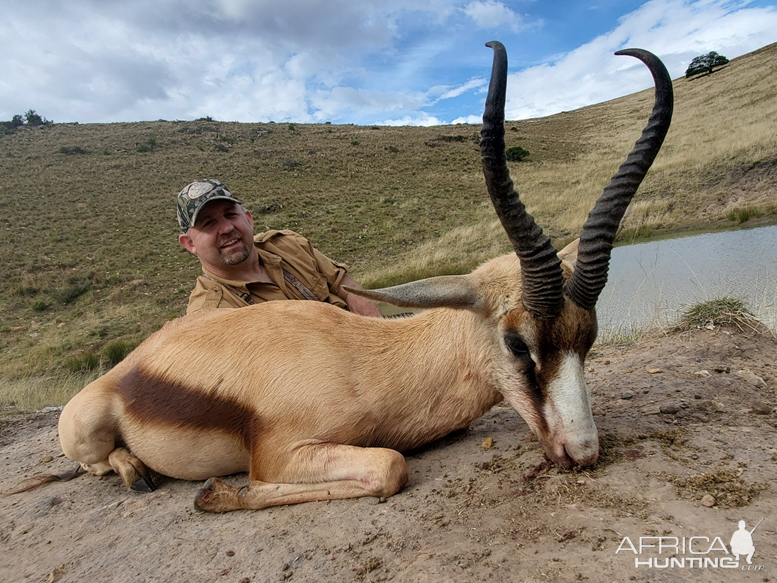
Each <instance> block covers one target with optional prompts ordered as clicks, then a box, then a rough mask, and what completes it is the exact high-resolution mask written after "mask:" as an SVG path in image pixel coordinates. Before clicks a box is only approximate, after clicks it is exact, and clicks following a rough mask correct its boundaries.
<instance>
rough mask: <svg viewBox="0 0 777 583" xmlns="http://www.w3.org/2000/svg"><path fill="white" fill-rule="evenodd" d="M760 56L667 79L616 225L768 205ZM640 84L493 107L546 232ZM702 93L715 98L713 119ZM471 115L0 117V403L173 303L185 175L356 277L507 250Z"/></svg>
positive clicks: (574, 213) (775, 95) (611, 163)
mask: <svg viewBox="0 0 777 583" xmlns="http://www.w3.org/2000/svg"><path fill="white" fill-rule="evenodd" d="M775 59H777V45H770V46H769V47H765V48H764V49H762V50H760V51H757V52H755V53H752V54H750V55H746V56H743V57H740V58H738V59H734V60H732V61H731V64H730V65H729V66H728V67H726V69H725V70H721V71H719V72H716V74H715V75H713V76H710V77H708V78H704V79H692V80H686V79H678V80H676V81H675V94H676V103H677V105H676V107H675V117H674V121H673V125H672V129H671V130H670V133H669V135H668V136H667V140H666V142H665V145H664V147H663V149H662V151H661V153H660V154H659V156H658V159H657V160H656V163H655V164H654V166H653V168H652V169H651V171H650V173H649V174H648V177H647V179H646V180H645V182H644V183H643V185H642V187H641V188H640V191H639V192H638V194H637V197H636V198H635V203H634V211H633V213H632V216H631V217H630V219H629V221H628V222H627V224H626V226H625V227H626V230H625V231H624V233H625V237H626V239H624V240H638V239H640V238H643V237H645V236H648V235H649V236H656V235H662V234H666V233H669V232H679V231H686V230H692V229H702V230H712V229H716V228H722V227H725V226H726V225H731V224H732V223H734V224H738V222H739V220H740V217H741V216H743V215H740V214H736V209H738V208H746V209H749V210H748V212H749V213H750V214H749V218H748V222H749V224H752V223H753V222H754V221H756V220H757V221H759V222H760V223H772V222H777V207H775V205H774V199H775V192H777V164H775V163H773V161H775V160H777V80H775V77H774V76H773V75H772V74H771V69H772V66H773V62H774V61H775ZM651 104H652V90H646V91H643V92H640V93H637V94H634V95H631V96H627V97H624V98H622V99H617V100H613V101H610V102H607V103H603V104H599V105H595V106H591V107H587V108H583V109H581V110H577V111H574V112H566V113H563V114H559V115H555V116H551V117H547V118H542V119H535V120H526V121H521V122H508V123H507V130H508V131H507V133H506V142H507V147H520V148H523V149H524V150H527V151H529V152H531V156H530V157H529V158H528V159H526V160H524V161H523V162H520V163H519V162H514V163H511V169H512V173H513V178H514V180H515V184H516V187H517V189H518V190H519V191H520V192H521V197H522V200H523V201H524V202H525V204H526V205H527V207H528V208H529V211H530V212H531V213H533V214H534V215H535V217H536V218H537V220H538V222H539V223H540V224H541V225H542V226H543V227H544V229H545V232H546V233H548V234H549V235H550V236H551V238H552V239H553V241H554V243H556V244H557V245H559V246H560V245H563V244H565V243H567V242H569V241H570V240H572V239H573V238H574V237H575V236H576V235H577V233H579V230H580V227H581V226H582V224H583V222H584V221H585V218H586V216H587V213H588V211H589V210H590V208H591V206H592V205H593V202H594V200H595V199H596V198H597V196H598V195H599V194H600V193H601V190H602V188H603V187H604V186H605V185H606V183H607V182H608V180H609V178H610V176H611V175H612V174H613V173H614V172H615V171H616V169H617V167H618V166H619V164H620V163H621V162H622V161H623V158H624V157H625V156H626V154H627V153H628V151H629V149H630V148H631V147H632V145H633V143H634V141H635V140H636V139H637V137H638V136H639V134H640V132H641V129H642V127H643V126H644V123H645V121H646V119H647V116H648V114H649V111H650V109H651ZM709 111H719V112H725V115H720V116H716V117H715V123H710V121H709V120H710V117H709V115H708V112H709ZM479 130H480V128H479V126H476V125H451V126H439V127H379V126H370V127H360V126H352V125H344V126H338V125H332V124H274V123H263V124H258V123H257V124H242V123H231V122H219V121H214V120H212V119H209V118H203V119H199V120H195V121H155V122H139V123H115V124H53V125H46V126H43V127H38V128H27V127H23V128H20V129H18V130H15V131H13V132H11V133H8V134H5V135H0V159H1V160H2V164H0V264H1V265H2V266H3V277H2V278H0V381H1V382H0V403H3V402H8V400H9V399H10V400H11V401H14V399H16V397H13V398H11V397H5V396H3V395H6V394H16V393H14V389H13V386H16V385H15V383H16V384H18V385H19V386H21V387H24V386H27V384H28V383H29V382H33V385H34V387H35V390H38V391H39V390H41V386H43V385H45V384H46V383H47V382H48V383H50V384H52V385H53V386H56V387H57V390H59V387H60V386H62V383H61V382H60V380H61V379H71V378H72V377H73V374H79V375H80V374H83V373H81V372H78V373H73V372H71V371H72V370H78V371H83V370H91V371H92V373H94V372H96V371H97V370H101V369H103V368H105V367H107V366H110V363H112V362H114V361H115V360H116V359H117V358H118V357H119V355H120V354H121V353H122V352H123V349H122V348H120V346H121V345H124V346H125V347H128V346H134V345H136V344H137V343H138V342H140V341H142V339H143V338H145V337H146V336H148V335H149V334H150V333H151V332H153V331H154V330H156V329H158V328H159V327H160V326H161V325H162V323H163V322H165V321H166V320H169V319H171V318H175V317H178V316H180V315H182V314H183V313H184V312H185V309H186V302H187V297H188V294H189V292H190V290H191V288H192V284H193V280H194V278H195V277H196V275H197V273H198V271H199V264H198V262H197V261H196V259H195V258H194V257H192V256H190V255H189V254H188V253H187V252H186V251H184V250H183V249H182V248H181V247H180V245H179V244H178V241H177V235H178V229H177V223H176V220H175V205H174V197H175V195H176V194H177V192H178V191H179V190H180V189H181V187H183V186H184V185H185V184H187V183H188V182H191V181H192V180H195V179H198V178H205V177H214V178H219V179H221V180H223V181H224V182H225V183H226V184H227V185H228V187H229V188H230V189H231V190H232V191H233V192H234V193H235V194H237V195H238V196H239V197H240V198H241V199H242V200H243V201H244V203H245V205H246V207H247V208H248V209H249V210H251V212H252V213H253V216H254V220H255V223H256V229H257V231H260V230H265V229H270V228H290V229H294V230H296V231H298V232H300V233H302V234H303V235H305V236H307V237H309V238H310V239H311V240H312V241H314V243H315V244H316V246H317V247H318V248H319V249H320V250H321V251H323V252H324V253H325V254H327V255H329V256H330V257H332V258H334V259H337V260H339V261H343V262H345V263H348V264H349V265H350V266H351V269H352V273H353V275H354V276H355V277H356V279H358V280H361V281H363V282H364V283H365V284H366V285H367V286H370V287H375V286H379V285H385V284H391V283H401V282H403V281H409V280H412V279H417V278H419V277H426V276H430V275H438V274H443V273H464V272H467V271H469V270H470V269H472V268H473V267H474V266H476V265H477V264H479V263H480V262H482V261H484V260H486V259H488V258H490V257H493V256H495V255H497V254H499V253H503V252H507V251H509V243H508V242H507V240H506V238H505V236H504V234H503V232H502V231H501V227H499V225H498V223H497V222H496V221H495V214H494V211H493V209H492V207H491V205H490V202H489V201H488V195H487V193H486V190H485V185H484V183H483V177H482V170H481V162H480V152H479V148H478V132H479ZM140 150H142V151H140ZM732 213H734V214H732ZM758 214H760V216H758ZM729 215H730V216H731V217H733V218H730V217H729ZM117 343H118V344H117ZM122 343H123V344H122ZM112 345H113V346H119V348H109V347H110V346H112ZM108 353H110V354H108ZM90 354H91V355H95V357H87V356H86V355H90ZM90 358H91V359H92V360H91V361H89V359H90ZM94 358H97V360H98V362H99V364H98V365H96V368H92V365H94ZM68 363H70V364H68ZM92 373H89V374H92ZM30 379H32V381H30ZM45 379H49V380H48V381H47V380H45ZM69 382H70V381H68V383H69ZM68 383H65V386H71V387H72V386H73V384H72V383H71V384H68ZM27 390H28V389H24V388H23V389H22V391H21V392H22V393H24V394H26V393H25V391H27ZM30 390H32V389H30ZM14 402H16V401H14Z"/></svg>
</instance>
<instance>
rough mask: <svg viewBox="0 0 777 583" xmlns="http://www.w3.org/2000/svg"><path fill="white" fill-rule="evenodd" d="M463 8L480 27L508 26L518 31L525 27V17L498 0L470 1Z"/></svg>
mask: <svg viewBox="0 0 777 583" xmlns="http://www.w3.org/2000/svg"><path fill="white" fill-rule="evenodd" d="M462 10H463V12H464V14H466V15H467V16H469V17H470V18H471V19H472V20H473V21H474V22H475V24H476V25H477V26H478V27H480V28H489V29H500V28H508V29H511V30H513V31H514V32H518V31H519V30H521V29H522V28H524V27H525V24H524V22H523V18H521V16H520V15H519V14H517V13H515V12H513V11H512V10H511V9H510V8H508V7H507V6H505V5H504V4H502V3H501V2H497V0H485V1H484V2H470V3H469V4H467V5H466V6H465V7H464V8H462Z"/></svg>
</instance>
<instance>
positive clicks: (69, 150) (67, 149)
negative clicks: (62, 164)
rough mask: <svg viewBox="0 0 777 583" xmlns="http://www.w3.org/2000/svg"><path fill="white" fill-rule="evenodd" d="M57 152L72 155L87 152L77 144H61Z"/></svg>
mask: <svg viewBox="0 0 777 583" xmlns="http://www.w3.org/2000/svg"><path fill="white" fill-rule="evenodd" d="M59 153H60V154H65V155H67V156H73V155H76V154H86V153H87V152H86V150H84V149H83V148H81V147H79V146H62V147H61V148H60V149H59Z"/></svg>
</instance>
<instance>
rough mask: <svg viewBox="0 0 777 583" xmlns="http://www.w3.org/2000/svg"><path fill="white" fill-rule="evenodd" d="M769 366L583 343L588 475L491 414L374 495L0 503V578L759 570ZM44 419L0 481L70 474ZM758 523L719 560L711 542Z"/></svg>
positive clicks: (759, 352)
mask: <svg viewBox="0 0 777 583" xmlns="http://www.w3.org/2000/svg"><path fill="white" fill-rule="evenodd" d="M776 363H777V343H776V342H775V340H774V339H773V338H772V337H771V336H770V335H768V334H767V335H757V334H754V333H750V334H744V333H742V332H740V331H738V330H735V329H716V330H713V331H710V330H697V331H692V332H675V333H671V334H669V335H667V336H662V335H658V334H656V335H653V336H650V337H646V338H644V339H642V340H641V341H640V342H639V344H638V345H637V346H635V347H632V348H631V349H629V350H625V351H622V350H619V349H617V348H614V347H612V348H599V349H597V350H596V351H595V352H594V353H593V354H592V355H591V357H590V358H589V361H588V367H589V371H588V380H589V385H590V387H591V389H592V391H593V398H594V415H595V418H596V422H597V425H598V427H599V431H600V436H601V442H602V459H601V461H600V463H599V464H598V465H597V467H596V468H595V469H593V470H590V471H582V472H563V471H559V470H558V469H557V468H555V467H550V466H549V465H548V464H546V463H544V460H543V457H542V454H541V453H540V451H539V448H538V443H537V442H536V441H535V440H534V439H533V438H532V436H531V434H530V432H529V430H528V429H527V427H526V425H525V424H524V423H523V421H522V420H521V419H520V417H519V416H518V415H517V414H516V413H515V412H514V411H513V410H512V409H510V408H509V407H507V406H500V407H497V408H495V409H494V410H492V411H491V412H489V413H488V414H487V415H486V416H484V417H483V418H481V419H480V420H478V421H477V422H475V423H474V424H473V425H472V426H471V427H470V429H469V430H467V431H465V432H460V433H459V434H455V435H451V436H448V437H447V438H445V439H443V440H441V441H440V442H437V443H435V444H434V445H433V446H432V447H428V448H426V449H423V450H421V451H416V452H413V453H412V454H410V455H408V456H407V461H408V467H409V469H410V476H411V478H410V485H409V486H408V487H407V488H406V489H405V490H404V491H402V492H401V493H399V494H398V495H396V496H394V497H392V498H389V499H388V500H386V501H384V502H381V501H378V500H376V499H358V500H343V501H333V502H328V503H326V502H320V503H310V504H302V505H297V506H289V507H280V508H274V509H268V510H263V511H258V512H233V513H230V514H225V515H210V514H202V513H198V512H196V511H195V510H194V509H193V507H192V500H193V497H194V493H195V491H196V490H197V488H198V484H197V483H192V482H184V481H177V480H165V481H163V482H162V483H161V487H160V488H159V489H158V490H157V491H156V492H154V493H152V494H137V493H133V492H128V491H125V490H124V488H123V486H122V485H121V483H120V480H119V478H118V477H117V476H110V477H107V478H104V479H97V478H94V477H92V476H84V477H80V478H78V479H77V480H75V481H72V482H69V483H56V484H51V485H48V486H44V487H42V488H40V489H38V490H35V491H32V492H27V493H24V494H20V495H17V496H12V497H8V498H0V581H3V582H15V581H31V582H43V581H112V582H125V581H126V582H138V581H164V582H175V581H191V582H199V581H203V582H205V581H208V582H213V581H223V582H225V583H226V582H236V583H237V582H241V583H243V582H249V581H250V582H258V581H261V582H264V581H284V580H289V581H389V580H392V581H402V582H406V581H410V582H416V581H418V582H421V581H430V582H438V581H440V582H449V581H450V582H472V581H486V580H492V581H577V580H587V581H593V582H598V581H604V582H609V581H619V582H620V581H672V582H675V581H705V582H706V581H725V582H726V583H731V582H735V581H770V580H771V581H777V557H776V556H775V555H777V539H776V538H775V533H776V532H777V490H776V489H775V487H774V486H770V484H772V483H774V481H775V478H776V477H777V463H775V462H777V449H776V448H777V439H775V437H776V436H777V430H776V429H775V426H777V415H775V413H774V408H775V405H777V397H776V396H775V391H776V390H777V364H776ZM740 371H747V372H740ZM57 415H58V413H57V412H56V411H54V412H48V413H34V414H29V415H22V416H14V417H10V418H9V417H6V418H3V419H0V427H2V430H0V461H1V462H2V464H3V469H4V472H3V475H2V476H1V477H0V490H7V489H10V488H12V487H13V486H15V485H16V484H18V483H19V482H20V481H21V480H22V479H23V478H25V477H29V476H31V475H33V474H36V473H41V472H47V473H48V472H61V471H65V470H67V469H70V468H71V467H72V465H73V464H72V462H70V461H68V460H66V459H65V458H63V457H60V451H59V443H58V439H57V435H56V421H57ZM491 440H493V444H492V445H491V446H490V447H488V445H489V442H490V441H491ZM229 480H230V481H231V482H232V483H240V482H243V481H244V480H245V476H234V477H232V478H229ZM713 498H714V500H713ZM710 504H712V505H711V506H709V505H710ZM762 518H764V521H763V522H762V523H761V524H760V526H759V527H758V529H757V530H756V531H755V532H754V533H753V535H752V539H753V545H754V546H755V549H756V550H755V554H754V556H753V558H752V565H750V566H749V565H747V564H746V563H745V561H744V557H743V556H740V557H739V559H740V560H739V563H738V566H737V567H733V566H732V565H734V558H733V556H732V555H730V554H727V553H728V550H727V548H726V547H725V546H724V545H728V544H729V541H730V539H731V535H732V534H733V533H734V531H736V530H737V528H738V522H739V521H740V520H745V521H746V523H747V529H748V530H749V529H751V528H752V527H753V526H755V525H756V523H757V522H758V521H759V520H761V519H762ZM625 537H628V541H626V540H624V539H625ZM640 537H642V538H641V541H642V543H643V545H648V544H651V545H653V547H646V546H645V547H643V549H642V552H641V554H635V551H639V550H640V549H639V545H640ZM646 537H663V538H661V541H660V542H661V544H662V545H663V548H662V553H661V554H660V555H659V554H658V550H659V548H658V546H659V539H658V538H646ZM683 537H685V538H683ZM691 537H706V538H696V539H693V540H690V539H691ZM715 537H720V538H719V540H718V539H716V538H715ZM629 543H630V544H631V545H632V546H629ZM683 543H685V548H683V546H682V545H683ZM689 543H690V548H689ZM674 544H677V549H676V550H675V549H674V548H669V547H670V546H671V545H674ZM710 546H712V547H713V548H712V549H711V550H710ZM619 547H620V548H621V550H620V551H619V552H616V551H618V549H619ZM691 551H693V553H696V554H692V553H691ZM670 557H674V559H675V560H674V562H671V561H670V562H669V565H668V567H667V568H661V567H663V565H664V562H665V561H667V560H669V559H670ZM635 559H636V560H638V561H640V562H641V564H640V565H637V566H635ZM705 560H708V561H707V562H706V564H705ZM648 562H650V565H651V566H647V563H648ZM713 563H714V564H715V565H717V567H713V566H712V565H713ZM743 567H744V569H743Z"/></svg>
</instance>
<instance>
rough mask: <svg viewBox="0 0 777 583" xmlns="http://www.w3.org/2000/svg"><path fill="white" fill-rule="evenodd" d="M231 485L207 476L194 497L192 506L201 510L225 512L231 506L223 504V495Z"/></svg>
mask: <svg viewBox="0 0 777 583" xmlns="http://www.w3.org/2000/svg"><path fill="white" fill-rule="evenodd" d="M230 490H232V487H231V486H229V484H227V483H226V482H224V481H222V480H219V479H218V478H208V481H207V482H205V484H204V485H203V486H202V488H200V490H199V491H198V492H197V495H196V496H195V497H194V508H195V510H199V511H202V512H227V511H229V510H233V508H226V507H225V506H224V495H225V494H227V493H228V492H229V491H230Z"/></svg>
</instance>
